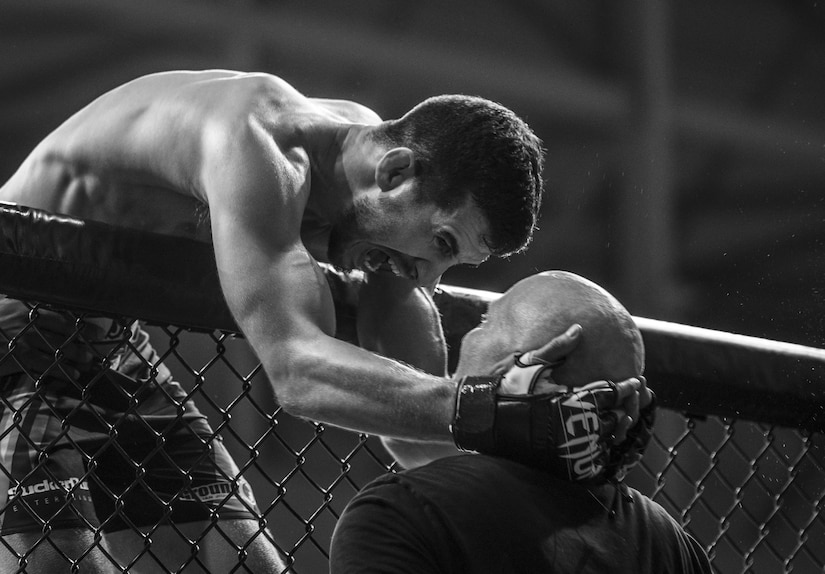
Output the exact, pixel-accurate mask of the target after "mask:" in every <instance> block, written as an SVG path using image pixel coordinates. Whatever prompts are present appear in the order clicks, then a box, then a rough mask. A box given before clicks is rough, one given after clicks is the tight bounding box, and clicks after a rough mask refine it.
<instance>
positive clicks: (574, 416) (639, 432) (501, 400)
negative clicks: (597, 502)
mask: <svg viewBox="0 0 825 574" xmlns="http://www.w3.org/2000/svg"><path fill="white" fill-rule="evenodd" d="M531 374H532V375H535V374H536V373H531ZM502 378H503V377H502V376H499V377H465V378H464V379H462V380H461V381H460V383H459V385H458V390H457V393H456V414H455V419H454V422H453V425H452V427H451V430H452V433H453V438H454V440H455V444H456V446H457V447H458V448H459V449H461V450H464V451H472V452H479V453H482V454H490V455H495V456H501V457H503V458H509V459H511V460H515V461H518V462H521V463H523V464H526V465H528V466H533V467H536V468H541V469H543V470H546V471H548V472H550V473H552V474H554V475H555V476H558V477H560V478H564V479H566V480H571V481H574V482H585V483H601V482H606V481H608V480H619V479H621V478H622V477H623V476H624V473H625V472H626V471H627V469H628V468H630V467H632V466H633V465H634V464H636V463H637V462H638V460H640V459H641V454H642V453H643V452H644V449H645V447H646V445H647V442H648V440H649V438H650V434H651V430H650V429H651V427H652V424H653V416H652V410H653V407H652V405H651V406H650V407H649V409H645V410H649V413H648V414H649V416H643V417H642V420H641V421H639V424H637V425H636V427H638V426H640V425H643V426H644V428H638V429H637V428H636V427H634V429H635V432H629V433H628V439H627V440H625V441H623V442H622V443H621V444H619V445H614V444H612V442H613V432H614V431H615V429H616V423H617V421H616V415H615V413H614V412H613V411H612V410H611V409H613V408H614V407H615V406H616V404H617V400H618V391H617V388H616V385H615V384H614V383H613V382H611V381H599V382H596V383H591V384H589V385H586V386H585V387H581V388H577V389H576V390H574V391H569V390H567V389H566V388H565V387H558V386H556V387H557V388H561V389H564V391H557V392H546V393H535V394H530V395H505V394H500V393H498V389H499V385H500V383H501V379H502ZM634 429H631V430H634Z"/></svg>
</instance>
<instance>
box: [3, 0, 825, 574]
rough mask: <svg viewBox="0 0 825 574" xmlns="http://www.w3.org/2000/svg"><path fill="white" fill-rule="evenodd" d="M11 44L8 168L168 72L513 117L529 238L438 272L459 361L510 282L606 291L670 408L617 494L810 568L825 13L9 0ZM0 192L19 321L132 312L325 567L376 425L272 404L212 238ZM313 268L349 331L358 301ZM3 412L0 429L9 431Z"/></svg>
mask: <svg viewBox="0 0 825 574" xmlns="http://www.w3.org/2000/svg"><path fill="white" fill-rule="evenodd" d="M0 54H2V58H0V101H2V104H3V105H2V106H0V180H3V181H4V180H5V179H6V178H7V177H9V176H10V175H11V173H12V172H13V170H14V169H15V168H16V167H17V165H18V164H19V163H20V162H21V161H22V160H23V158H24V157H25V156H26V154H27V153H28V152H29V151H30V150H31V148H32V147H33V146H34V145H35V144H36V143H37V142H38V141H39V140H40V139H41V138H42V137H44V136H45V135H46V134H47V133H48V132H49V131H51V130H52V129H53V128H55V127H56V126H57V125H58V124H59V123H60V122H62V121H63V120H64V119H65V118H66V117H68V115H70V114H71V113H72V112H74V111H75V110H77V109H79V108H80V107H82V106H83V105H85V104H86V103H88V102H89V101H90V100H92V99H93V98H95V97H96V96H98V95H100V94H101V93H102V92H104V91H107V90H109V89H111V88H113V87H115V86H117V85H119V84H121V83H123V82H125V81H127V80H130V79H132V78H134V77H136V76H139V75H142V74H146V73H150V72H156V71H162V70H170V69H203V68H229V69H240V70H248V71H264V72H271V73H274V74H278V75H281V76H283V77H285V78H286V79H287V80H289V81H290V82H291V83H293V84H294V85H295V86H297V87H299V89H300V90H301V91H303V92H304V93H306V94H307V95H310V96H318V97H331V98H344V99H352V100H355V101H358V102H361V103H364V104H366V105H368V106H370V107H372V108H373V109H375V110H377V111H378V112H379V113H380V114H381V115H382V116H384V117H395V116H397V115H400V114H402V113H403V112H404V111H406V110H407V109H408V108H409V107H411V106H412V105H414V104H415V103H417V102H418V101H420V100H421V99H423V98H425V97H427V96H430V95H434V94H439V93H451V92H461V93H471V94H478V95H482V96H485V97H488V98H490V99H494V100H497V101H500V102H501V103H503V104H505V105H507V106H509V107H511V108H512V109H514V110H515V111H516V112H517V113H519V114H520V115H522V116H523V117H525V118H526V119H527V121H528V122H529V123H530V124H531V126H532V127H533V129H534V130H535V131H536V132H537V133H538V134H539V136H540V137H541V138H542V139H543V140H544V142H545V146H546V147H547V150H548V164H547V169H546V178H547V185H548V194H547V197H546V199H545V203H544V209H543V216H542V219H541V222H540V230H539V231H538V233H537V235H536V237H535V240H534V243H533V245H532V246H531V248H530V249H529V250H528V251H527V252H526V253H524V254H521V255H518V256H514V257H512V258H510V259H509V260H504V261H493V262H489V263H486V264H485V265H482V266H481V267H480V268H478V269H461V268H459V269H455V270H452V271H450V272H449V273H448V274H447V275H446V276H445V277H444V281H443V282H444V284H445V287H443V288H442V289H441V290H440V291H439V292H438V293H437V303H438V304H439V307H440V308H441V310H442V312H443V315H444V324H445V328H446V331H447V335H448V338H449V341H448V342H449V343H450V345H451V349H450V350H451V353H453V354H454V353H455V350H456V348H457V346H458V341H459V338H460V335H461V334H462V333H463V332H465V331H466V330H467V328H469V327H470V326H471V325H472V324H473V322H474V321H475V320H476V319H477V317H478V316H479V314H480V313H481V312H482V311H483V308H484V307H485V305H486V303H487V302H488V301H489V300H490V299H491V298H493V297H495V293H497V292H501V291H503V290H505V289H506V288H508V287H509V286H510V285H512V284H513V283H514V282H516V281H517V280H519V279H520V278H522V277H525V276H527V275H529V274H531V273H534V272H536V271H541V270H546V269H566V270H569V271H573V272H576V273H579V274H581V275H584V276H586V277H589V278H591V279H593V280H594V281H596V282H598V283H600V284H602V285H604V286H605V287H606V288H607V289H609V290H610V291H611V292H613V293H614V294H615V295H616V296H617V297H618V298H619V299H620V300H621V301H622V302H623V303H624V304H625V305H626V306H627V308H628V309H629V310H630V311H631V313H632V314H633V315H634V316H635V317H636V318H637V320H638V323H639V326H640V328H641V329H642V331H643V333H644V336H645V343H646V345H647V349H648V366H647V373H646V374H647V376H648V379H649V382H650V385H651V386H652V387H653V388H654V389H655V390H656V391H657V394H658V396H659V397H660V400H661V405H662V407H663V408H662V410H661V416H660V419H659V422H658V424H657V430H656V435H655V437H654V439H653V442H652V443H651V445H650V447H649V449H648V451H647V453H646V456H645V458H644V460H643V461H642V464H641V465H640V466H639V467H638V468H637V469H636V470H634V472H633V474H632V475H631V476H630V477H629V481H630V482H631V484H633V485H634V486H636V487H637V488H638V489H639V490H641V491H642V492H644V493H646V494H648V495H649V496H651V497H652V498H654V500H656V501H658V502H659V503H660V504H662V505H663V506H664V507H665V508H666V510H668V512H670V513H671V514H672V515H673V516H674V517H675V518H676V519H677V520H678V521H679V522H680V523H682V524H684V525H685V527H686V529H687V530H688V531H689V532H691V533H692V534H693V535H694V536H695V537H696V538H697V539H698V540H699V541H700V542H701V543H702V545H703V546H704V547H705V548H706V549H707V550H708V553H709V556H710V557H711V560H712V564H713V567H714V570H715V571H717V572H719V573H721V574H727V573H737V572H754V573H765V574H772V573H775V572H794V573H803V574H808V573H816V572H822V571H823V568H825V546H823V544H822V541H823V540H825V518H823V516H822V510H823V505H825V480H823V473H824V472H825V471H824V469H823V467H825V452H824V451H823V436H822V431H823V429H825V414H823V413H824V412H825V411H823V409H824V408H825V350H823V346H825V320H823V317H825V285H823V282H825V279H824V278H825V106H823V105H822V94H823V93H825V7H823V6H822V5H821V3H818V2H815V1H812V0H811V1H806V0H783V1H779V0H755V1H747V2H746V1H744V0H738V1H737V0H722V1H719V2H714V1H710V0H701V1H697V2H687V1H676V0H646V1H626V2H609V1H595V0H586V1H582V2H562V1H556V0H509V1H507V2H504V1H503V0H499V1H498V2H494V1H489V0H479V1H477V2H472V3H469V4H468V3H459V2H434V1H431V0H421V1H419V2H407V3H390V2H383V1H379V0H370V1H364V2H357V3H355V2H335V1H332V0H323V1H319V2H302V1H298V0H284V1H276V0H269V1H253V0H247V1H242V0H239V1H235V2H228V1H227V2H217V1H206V0H200V1H194V0H193V1H180V0H165V1H163V2H161V1H158V0H152V1H144V0H138V1H132V2H118V3H115V2H107V1H102V0H95V1H88V0H78V1H75V2H71V3H61V4H58V3H51V4H46V3H40V2H30V1H25V2H24V1H19V0H0ZM0 208H1V209H0V293H4V294H8V295H9V296H12V297H14V298H17V299H21V300H24V301H26V303H27V304H28V305H29V306H30V309H31V313H30V316H29V319H30V321H29V323H28V324H27V325H25V326H22V327H21V332H24V331H33V332H36V331H37V328H38V316H39V313H40V311H41V310H46V309H51V308H58V309H64V310H68V311H69V312H71V313H72V314H73V315H74V317H75V318H76V319H77V324H78V332H77V333H76V337H82V324H83V321H84V318H85V317H87V316H90V315H95V314H103V315H106V316H110V317H113V318H115V319H116V320H117V321H118V322H119V324H121V325H122V326H124V328H125V326H127V325H128V324H129V322H131V320H133V319H140V320H143V321H146V322H147V323H148V324H149V325H150V330H151V332H152V335H153V337H154V345H155V347H156V349H157V351H158V353H159V354H160V355H162V359H163V360H164V361H165V362H166V363H167V364H168V366H169V367H170V368H171V369H172V370H173V372H174V374H175V375H176V378H177V379H178V380H179V381H180V382H181V383H182V384H183V385H184V387H185V388H186V390H187V391H189V392H190V393H191V396H193V397H194V398H195V400H196V402H197V403H198V405H199V406H200V407H201V409H202V410H203V411H204V412H205V413H206V414H207V415H208V416H209V418H210V421H211V422H212V426H213V428H214V429H215V430H216V431H217V432H219V433H220V435H221V436H222V437H223V441H224V443H225V444H226V446H227V447H228V448H229V450H230V451H231V452H232V454H233V455H234V456H235V459H236V460H237V461H238V464H239V466H240V472H241V473H242V474H243V476H244V477H245V478H246V479H247V480H248V481H249V482H250V483H251V485H252V488H253V490H254V491H255V493H256V496H257V498H258V502H259V505H260V507H261V508H260V510H261V518H262V519H264V520H265V521H266V523H267V524H268V526H269V528H270V530H271V531H272V533H273V537H274V541H275V543H276V544H277V545H278V546H279V547H280V548H281V549H283V550H284V551H285V552H287V553H288V555H289V556H290V558H291V559H292V571H294V572H298V573H301V574H315V573H319V572H324V571H325V570H326V567H327V566H326V565H327V557H328V549H329V538H330V535H331V532H332V529H333V527H334V525H335V521H336V519H337V517H338V516H339V515H340V512H341V511H342V510H343V508H344V506H345V505H346V502H347V501H348V500H349V499H350V498H351V497H352V496H353V494H354V493H355V492H356V491H357V490H358V489H359V488H360V487H362V486H364V485H365V484H366V483H367V482H368V481H369V480H370V479H371V478H373V477H375V476H377V475H379V474H381V473H384V472H392V471H393V470H395V467H394V463H393V461H392V460H391V458H390V457H389V456H388V455H387V453H386V452H385V451H384V450H383V448H382V447H381V444H380V442H379V441H378V440H377V439H375V438H374V437H367V436H363V435H358V434H353V433H348V432H344V431H341V430H340V429H336V428H330V427H327V426H325V425H323V424H313V423H310V422H308V421H301V420H297V419H294V418H292V417H290V416H289V415H287V414H286V413H284V412H282V411H281V410H280V409H279V407H278V406H277V404H276V403H275V402H274V400H273V397H272V394H271V391H270V390H269V387H268V385H267V383H266V381H265V380H263V379H264V375H263V373H262V372H260V369H259V367H258V363H257V361H256V360H255V357H254V356H253V355H252V354H251V352H250V351H249V349H248V348H247V346H246V344H245V342H244V340H243V338H242V337H240V336H238V335H237V333H236V328H235V326H234V323H233V322H232V319H231V317H229V315H228V312H227V311H226V309H225V307H224V306H223V304H222V299H221V297H220V293H219V291H216V289H217V283H216V280H215V279H214V277H212V276H210V275H209V273H208V270H209V262H210V255H211V254H210V253H209V251H208V250H206V251H204V250H203V249H202V248H201V247H202V246H198V245H180V244H177V245H175V246H170V245H169V244H167V243H164V238H160V237H157V236H150V235H140V234H134V233H124V232H122V230H117V229H113V228H108V227H107V226H103V225H95V224H94V223H92V222H83V221H79V220H73V219H70V218H61V217H55V216H54V215H55V214H46V213H42V212H37V211H35V210H27V209H24V208H20V207H19V206H8V205H6V206H0ZM178 243H180V242H178ZM148 246H151V248H147V247H148ZM182 261H186V262H187V263H188V264H189V265H191V266H192V268H193V270H194V271H193V272H192V273H191V274H190V275H185V274H184V276H181V275H180V274H179V273H176V271H179V270H180V269H181V267H182V266H181V265H180V264H179V263H178V262H182ZM80 268H82V269H83V270H84V272H83V273H78V272H77V270H78V269H80ZM202 270H205V271H204V272H199V271H202ZM328 277H329V279H330V282H331V284H332V285H333V289H334V291H335V293H336V301H337V302H338V304H339V321H340V324H341V333H340V335H341V336H342V337H343V338H348V337H350V334H349V333H347V325H349V321H351V314H350V310H349V307H348V294H347V293H346V290H345V289H343V288H341V289H339V288H338V287H336V286H339V282H338V277H337V275H336V274H335V273H333V272H330V273H329V275H328ZM92 286H95V288H93V287H92ZM16 335H17V334H16V333H10V334H8V336H9V338H13V337H14V336H16ZM124 344H127V342H126V341H124ZM56 351H58V352H56V354H55V368H56V369H57V368H60V359H61V357H60V353H59V349H56ZM12 360H14V356H13V351H7V350H6V349H0V363H2V362H4V361H12ZM0 406H4V407H7V406H8V405H0ZM17 424H19V421H18V420H15V418H14V417H12V416H8V417H5V418H0V448H4V447H3V446H2V445H3V438H4V437H5V436H6V435H7V434H8V433H9V429H10V428H11V427H12V426H14V425H17ZM8 477H9V474H8V471H7V469H5V468H3V467H0V484H5V482H6V481H7V480H8ZM10 488H11V487H10ZM69 489H70V490H71V487H69ZM5 511H6V509H5V508H2V507H0V516H2V513H4V512H5ZM49 530H50V525H49V524H48V523H45V524H44V528H43V537H42V543H43V544H48V543H49V541H48V540H49V538H48V533H49ZM147 552H148V553H150V554H151V545H148V544H147ZM26 556H27V554H26V552H25V551H23V552H21V553H19V558H20V563H21V564H25V560H26ZM118 568H119V570H118V571H124V570H126V568H127V566H126V565H120V566H119V567H118ZM67 571H68V570H67ZM186 571H187V570H183V572H186ZM239 571H243V570H242V569H239ZM19 572H25V570H24V566H21V567H20V570H19ZM4 574H5V573H4Z"/></svg>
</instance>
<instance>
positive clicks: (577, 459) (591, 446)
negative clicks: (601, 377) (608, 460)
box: [551, 393, 604, 481]
mask: <svg viewBox="0 0 825 574" xmlns="http://www.w3.org/2000/svg"><path fill="white" fill-rule="evenodd" d="M559 420H561V421H563V424H562V425H561V429H560V430H559V432H557V433H554V434H556V436H559V435H561V436H563V437H564V438H563V439H562V440H563V442H561V443H560V444H559V445H558V446H557V448H558V449H559V451H560V452H559V457H560V458H562V459H565V460H567V461H568V462H569V464H568V469H567V474H568V476H569V477H570V478H572V479H573V480H575V481H587V480H591V479H594V478H596V477H597V476H598V475H599V474H601V472H602V471H603V470H604V464H603V458H604V457H603V454H604V449H603V448H602V447H600V446H599V439H600V435H599V429H600V427H601V420H600V418H599V414H598V410H597V407H596V405H595V403H594V402H590V401H587V400H585V398H584V397H582V396H580V393H575V394H573V395H570V396H569V397H567V398H565V399H563V400H562V401H561V402H560V403H559ZM551 432H552V431H551Z"/></svg>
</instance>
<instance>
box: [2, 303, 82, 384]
mask: <svg viewBox="0 0 825 574" xmlns="http://www.w3.org/2000/svg"><path fill="white" fill-rule="evenodd" d="M0 325H2V329H0V375H3V374H9V373H15V372H25V373H27V374H28V375H29V376H30V377H32V378H34V379H37V378H39V377H41V376H49V377H58V378H63V379H76V378H77V377H78V376H79V375H80V371H81V370H82V369H84V368H85V366H86V365H89V364H91V362H92V358H93V355H92V352H91V351H90V350H89V349H88V347H87V346H85V345H84V344H83V343H82V342H81V341H80V338H79V336H78V329H77V328H76V325H75V321H74V320H73V319H72V318H71V317H69V316H68V315H65V314H63V313H57V312H55V311H50V310H48V309H45V308H41V307H38V308H36V309H34V310H32V311H31V312H30V313H29V316H28V317H19V316H18V315H16V314H14V315H12V316H10V317H0Z"/></svg>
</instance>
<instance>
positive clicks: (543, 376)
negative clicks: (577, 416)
mask: <svg viewBox="0 0 825 574" xmlns="http://www.w3.org/2000/svg"><path fill="white" fill-rule="evenodd" d="M580 334H581V326H580V325H577V324H574V325H572V326H571V327H570V328H569V329H567V331H565V332H564V333H562V334H561V335H559V336H557V337H554V338H553V339H551V340H550V341H549V342H548V343H547V344H546V345H544V346H543V347H541V348H540V349H536V350H534V351H530V352H527V353H516V354H515V355H514V356H511V357H508V358H507V359H506V360H504V361H501V362H499V363H498V364H497V365H496V369H495V371H494V374H496V375H502V379H501V384H500V385H499V388H498V393H499V394H500V395H527V394H541V393H566V392H568V391H573V392H577V391H583V390H589V389H590V388H596V387H594V385H600V384H604V383H606V381H597V382H594V383H591V384H589V385H585V386H584V387H573V388H572V389H568V388H567V387H564V386H562V385H558V384H556V383H555V382H554V381H553V368H554V367H556V366H558V365H560V364H561V363H562V361H563V360H564V358H565V357H567V356H568V355H570V354H571V353H572V352H573V351H574V350H575V349H576V347H577V346H578V344H579V340H580ZM616 391H617V401H616V403H615V406H607V405H606V404H604V403H603V404H602V405H601V408H602V409H607V410H610V411H611V413H612V414H610V415H607V414H605V415H604V416H603V417H602V418H604V419H605V420H606V421H607V423H606V424H605V425H604V430H605V433H606V439H605V440H606V441H607V442H608V444H609V445H613V444H618V443H621V442H623V441H624V440H625V438H626V435H627V431H628V430H629V429H630V428H631V427H632V426H633V425H634V424H635V422H636V421H637V420H638V418H639V407H640V403H641V404H642V405H647V404H648V403H649V402H650V391H649V390H648V389H647V386H646V384H645V381H644V378H643V377H642V378H640V379H637V378H630V379H626V380H624V381H620V382H618V383H616ZM605 433H602V434H605Z"/></svg>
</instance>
